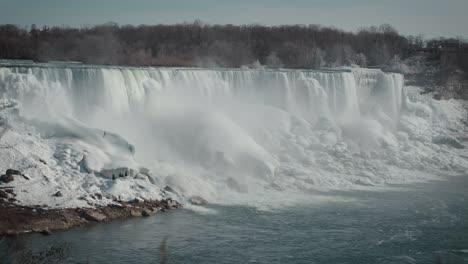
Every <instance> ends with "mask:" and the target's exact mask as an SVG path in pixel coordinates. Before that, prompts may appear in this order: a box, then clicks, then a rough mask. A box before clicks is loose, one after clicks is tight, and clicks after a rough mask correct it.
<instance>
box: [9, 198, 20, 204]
mask: <svg viewBox="0 0 468 264" xmlns="http://www.w3.org/2000/svg"><path fill="white" fill-rule="evenodd" d="M8 201H9V202H10V203H14V202H16V201H18V200H16V199H15V198H13V197H12V198H8Z"/></svg>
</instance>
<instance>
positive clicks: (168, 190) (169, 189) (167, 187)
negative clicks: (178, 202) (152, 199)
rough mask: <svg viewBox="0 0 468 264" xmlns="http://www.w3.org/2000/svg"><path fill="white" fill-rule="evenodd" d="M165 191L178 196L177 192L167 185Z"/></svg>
mask: <svg viewBox="0 0 468 264" xmlns="http://www.w3.org/2000/svg"><path fill="white" fill-rule="evenodd" d="M164 191H166V192H171V193H174V194H177V192H176V191H175V190H174V189H172V187H171V186H169V185H166V187H164Z"/></svg>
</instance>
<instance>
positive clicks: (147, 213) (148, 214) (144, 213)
mask: <svg viewBox="0 0 468 264" xmlns="http://www.w3.org/2000/svg"><path fill="white" fill-rule="evenodd" d="M153 214H155V213H154V212H153V211H150V210H143V211H142V212H141V215H142V216H144V217H148V216H151V215H153Z"/></svg>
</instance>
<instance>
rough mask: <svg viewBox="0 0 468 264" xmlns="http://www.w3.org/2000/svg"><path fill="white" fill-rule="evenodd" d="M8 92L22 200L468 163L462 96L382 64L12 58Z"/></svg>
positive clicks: (240, 187)
mask: <svg viewBox="0 0 468 264" xmlns="http://www.w3.org/2000/svg"><path fill="white" fill-rule="evenodd" d="M0 94H1V97H2V98H4V99H3V100H2V101H1V103H2V104H1V105H0V114H1V116H2V119H1V121H2V127H1V129H3V132H1V133H0V148H2V152H1V154H0V158H1V161H0V169H2V170H5V169H7V168H15V169H19V170H22V171H24V173H25V174H28V175H30V177H31V178H32V180H31V181H30V182H28V181H27V180H23V179H22V180H18V181H17V182H15V183H14V184H15V185H16V186H17V188H22V189H23V190H24V192H20V194H19V195H18V199H19V200H20V201H21V202H22V203H25V204H41V203H46V204H49V205H50V206H58V207H64V206H86V205H89V204H99V203H109V202H111V199H112V197H114V198H115V197H117V198H120V199H132V198H135V197H141V198H159V197H161V195H164V194H166V193H168V192H167V190H166V191H165V190H163V188H164V187H165V186H171V188H170V189H171V192H174V193H178V194H179V195H180V196H183V197H192V196H199V197H203V198H204V199H207V200H208V201H209V202H221V203H230V202H234V201H233V200H236V199H237V200H242V199H246V200H248V199H249V197H250V198H251V199H266V198H264V197H263V198H262V196H264V195H266V194H275V193H279V192H281V193H288V192H291V193H298V192H300V193H302V192H304V193H307V192H311V191H314V190H334V189H339V190H343V189H360V188H376V186H385V185H386V184H388V183H397V184H398V183H406V182H413V181H420V180H427V179H432V178H434V177H437V176H440V175H452V174H463V173H466V171H467V169H468V154H467V151H466V149H465V147H466V143H465V142H466V125H465V124H464V122H466V118H467V109H466V104H465V102H463V101H457V100H449V101H435V100H433V99H431V98H430V96H427V95H420V93H419V90H418V88H416V87H404V80H403V76H402V75H400V74H394V73H383V72H381V71H380V70H370V69H341V70H329V71H305V70H240V69H177V68H122V67H97V66H84V65H68V66H67V65H51V64H31V65H14V64H4V65H3V66H1V67H0ZM125 174H127V175H125ZM114 176H115V177H114ZM113 178H114V179H113ZM58 190H60V191H62V193H64V194H65V196H66V199H64V198H60V197H55V198H54V197H51V195H52V194H53V193H55V192H56V191H58ZM96 193H99V194H102V195H103V197H104V198H103V200H98V199H94V197H95V194H96ZM246 197H248V198H246Z"/></svg>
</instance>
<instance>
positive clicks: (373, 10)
mask: <svg viewBox="0 0 468 264" xmlns="http://www.w3.org/2000/svg"><path fill="white" fill-rule="evenodd" d="M197 18H198V19H201V20H202V21H204V22H207V23H220V24H226V23H231V24H251V23H260V24H265V25H278V24H321V25H325V26H335V27H337V28H341V29H345V30H350V31H355V30H356V29H358V28H360V27H363V26H370V25H380V24H383V23H390V24H392V25H393V26H395V27H396V28H397V29H398V31H400V32H401V33H402V34H405V35H408V34H412V35H417V34H419V33H422V34H423V35H424V36H425V37H438V36H447V37H450V36H463V37H465V38H468V0H236V1H233V0H0V23H2V24H3V23H12V24H18V25H30V24H33V23H35V24H38V25H44V24H47V25H69V26H82V25H93V24H99V23H105V22H109V21H114V22H117V23H119V24H121V25H123V24H134V25H138V24H158V23H164V24H171V23H180V22H191V21H194V20H195V19H197Z"/></svg>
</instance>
